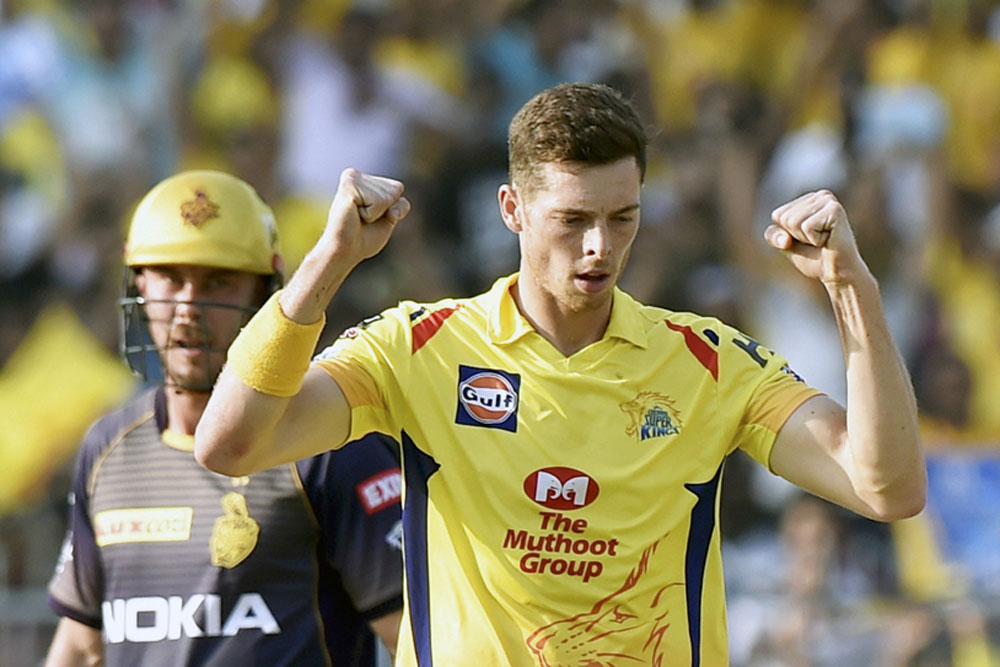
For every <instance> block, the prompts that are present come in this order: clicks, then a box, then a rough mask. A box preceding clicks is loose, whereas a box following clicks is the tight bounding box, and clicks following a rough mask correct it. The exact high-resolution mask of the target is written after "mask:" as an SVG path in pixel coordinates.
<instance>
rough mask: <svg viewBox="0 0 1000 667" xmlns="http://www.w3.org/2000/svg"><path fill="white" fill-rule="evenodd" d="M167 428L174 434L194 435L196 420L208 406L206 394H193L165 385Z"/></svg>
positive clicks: (207, 394) (193, 392)
mask: <svg viewBox="0 0 1000 667" xmlns="http://www.w3.org/2000/svg"><path fill="white" fill-rule="evenodd" d="M164 392H165V394H166V399H167V428H168V429H170V430H171V431H174V432H175V433H183V434H185V435H194V429H195V427H196V426H198V420H199V419H201V414H202V413H203V412H204V411H205V406H206V405H207V404H208V397H209V396H210V395H211V394H209V393H208V392H195V391H187V390H186V389H180V388H178V387H175V386H171V385H167V386H166V387H164Z"/></svg>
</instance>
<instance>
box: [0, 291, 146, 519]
mask: <svg viewBox="0 0 1000 667" xmlns="http://www.w3.org/2000/svg"><path fill="white" fill-rule="evenodd" d="M134 386H135V378H134V377H133V376H132V374H131V372H130V371H129V370H128V368H127V367H126V366H125V365H124V364H123V363H122V362H121V361H120V360H118V359H117V358H116V357H115V356H114V355H113V354H111V353H110V352H108V351H107V350H106V349H105V348H104V346H102V345H101V344H100V342H99V341H98V340H97V339H96V338H95V337H94V336H93V334H91V333H90V331H89V330H88V329H87V328H86V327H85V326H84V325H83V324H82V323H81V322H80V320H79V318H77V316H76V314H75V313H74V312H73V311H72V309H70V308H69V306H67V305H65V304H56V305H52V306H50V307H49V308H47V309H46V310H45V311H44V312H43V313H42V314H41V315H40V316H39V318H38V320H37V321H36V322H35V323H34V325H33V326H32V328H31V330H30V331H29V332H28V334H27V335H26V336H25V337H24V340H23V341H21V344H20V345H19V346H18V348H17V349H16V350H15V351H14V354H13V356H11V358H10V360H9V361H8V362H7V364H6V365H5V366H4V368H3V370H2V371H0V471H2V475H0V480H2V481H0V516H2V515H4V514H7V513H9V512H11V511H13V510H14V509H16V508H17V507H19V506H21V505H23V504H25V503H28V502H30V501H32V500H34V499H36V498H37V497H39V496H41V495H42V493H43V492H44V490H45V488H46V486H47V484H48V481H49V479H50V477H51V475H52V473H53V471H55V470H56V469H57V468H58V467H59V466H61V465H63V464H64V463H66V461H67V460H68V459H70V458H71V457H72V456H73V455H74V454H75V453H76V450H77V448H78V447H79V445H80V440H81V438H82V437H83V435H84V433H85V432H86V430H87V427H88V426H89V425H90V424H91V423H92V422H93V421H94V420H96V419H97V418H98V417H100V416H101V414H102V413H104V412H105V411H107V410H108V409H109V408H111V407H112V406H114V405H115V404H117V403H119V402H121V401H123V400H124V399H125V398H126V397H127V396H128V395H129V393H130V392H131V391H132V389H133V387H134Z"/></svg>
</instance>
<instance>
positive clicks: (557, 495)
mask: <svg viewBox="0 0 1000 667" xmlns="http://www.w3.org/2000/svg"><path fill="white" fill-rule="evenodd" d="M524 492H525V493H526V494H528V497H529V498H531V499H532V500H534V501H535V502H536V503H538V504H539V505H541V506H543V507H548V508H549V509H553V510H575V509H580V508H581V507H586V506H587V505H589V504H590V503H592V502H594V500H596V499H597V494H598V493H599V492H600V487H599V486H598V484H597V481H596V480H595V479H594V478H592V477H591V476H590V475H588V474H587V473H585V472H580V471H579V470H576V469H574V468H566V467H562V466H553V467H551V468H542V469H541V470H536V471H535V472H533V473H531V474H530V475H528V476H527V477H526V478H525V479H524Z"/></svg>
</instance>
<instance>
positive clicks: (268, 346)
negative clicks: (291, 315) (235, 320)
mask: <svg viewBox="0 0 1000 667" xmlns="http://www.w3.org/2000/svg"><path fill="white" fill-rule="evenodd" d="M278 294H280V292H275V293H274V294H273V295H271V298H270V299H268V300H267V303H265V304H264V306H263V307H262V308H261V309H260V310H259V311H258V312H257V314H256V315H254V316H253V317H252V318H251V319H250V322H248V323H247V325H246V326H245V327H243V330H242V331H241V332H240V334H239V335H238V336H237V337H236V340H235V341H233V344H232V345H231V346H230V347H229V352H228V354H227V355H226V359H227V362H228V364H229V367H230V368H232V369H233V371H235V373H236V375H237V376H238V377H239V378H240V379H241V380H243V383H244V384H246V385H247V386H248V387H253V388H254V389H256V390H257V391H259V392H261V393H263V394H270V395H271V396H280V397H282V398H288V397H289V396H294V395H295V394H297V393H298V392H299V388H300V387H301V386H302V379H303V378H304V377H305V375H306V371H307V370H309V362H310V361H311V360H312V356H313V351H314V350H315V349H316V343H317V342H318V341H319V335H320V333H322V331H323V325H324V324H325V323H326V317H325V316H324V317H321V318H320V320H319V321H318V322H314V323H313V324H299V323H298V322H294V321H292V320H290V319H288V317H286V316H285V313H283V312H282V310H281V304H279V303H278Z"/></svg>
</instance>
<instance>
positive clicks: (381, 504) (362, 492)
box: [355, 468, 403, 514]
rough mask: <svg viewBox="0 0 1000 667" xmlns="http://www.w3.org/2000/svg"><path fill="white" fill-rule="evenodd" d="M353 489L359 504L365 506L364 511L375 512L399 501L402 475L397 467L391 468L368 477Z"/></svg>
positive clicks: (401, 491) (401, 493) (401, 492)
mask: <svg viewBox="0 0 1000 667" xmlns="http://www.w3.org/2000/svg"><path fill="white" fill-rule="evenodd" d="M355 489H356V490H357V492H358V498H360V499H361V504H362V505H364V507H365V512H366V513H368V514H375V512H378V511H379V510H383V509H385V508H386V507H389V506H390V505H394V504H395V503H397V502H399V498H400V497H401V496H402V495H403V475H402V474H401V473H400V471H399V468H392V469H390V470H386V471H384V472H380V473H379V474H377V475H375V476H373V477H369V478H368V479H366V480H365V481H363V482H361V483H359V484H358V485H357V486H356V487H355Z"/></svg>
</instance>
